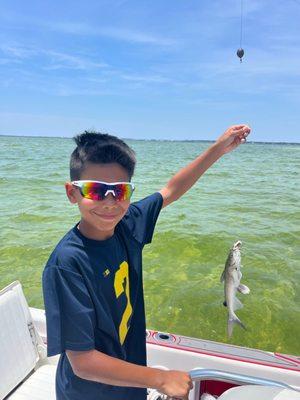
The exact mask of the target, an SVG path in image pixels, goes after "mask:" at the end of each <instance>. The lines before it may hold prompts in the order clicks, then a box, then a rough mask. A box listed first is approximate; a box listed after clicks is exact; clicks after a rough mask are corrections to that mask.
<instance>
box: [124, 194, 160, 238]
mask: <svg viewBox="0 0 300 400" xmlns="http://www.w3.org/2000/svg"><path fill="white" fill-rule="evenodd" d="M162 204H163V197H162V195H161V194H160V193H159V192H156V193H153V194H152V195H150V196H147V197H145V198H144V199H142V200H140V201H137V202H135V203H132V204H131V205H130V207H129V209H128V211H127V214H126V215H125V217H124V222H125V223H126V225H127V227H128V228H129V229H130V231H131V233H132V235H133V236H134V238H135V239H136V240H137V241H138V242H139V243H140V244H142V245H145V244H148V243H151V240H152V236H153V232H154V228H155V224H156V221H157V218H158V215H159V213H160V210H161V208H162Z"/></svg>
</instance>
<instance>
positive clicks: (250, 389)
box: [218, 385, 300, 400]
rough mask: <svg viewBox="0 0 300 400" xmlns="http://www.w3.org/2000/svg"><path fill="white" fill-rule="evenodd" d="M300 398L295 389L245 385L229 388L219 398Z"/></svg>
mask: <svg viewBox="0 0 300 400" xmlns="http://www.w3.org/2000/svg"><path fill="white" fill-rule="evenodd" d="M254 399H263V400H300V393H299V392H296V391H294V390H290V389H285V388H280V387H274V386H258V385H244V386H237V387H234V388H231V389H228V390H227V391H226V392H225V393H223V394H222V395H221V396H220V397H219V398H218V400H254Z"/></svg>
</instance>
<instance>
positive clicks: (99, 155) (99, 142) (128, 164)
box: [70, 131, 136, 181]
mask: <svg viewBox="0 0 300 400" xmlns="http://www.w3.org/2000/svg"><path fill="white" fill-rule="evenodd" d="M73 139H74V141H75V143H76V144H77V147H76V149H75V150H74V151H73V153H72V154H71V160H70V177H71V181H76V180H79V179H80V176H81V174H82V172H83V171H84V169H85V167H86V164H87V163H94V164H108V163H117V164H119V165H121V166H122V167H123V168H124V169H125V170H126V171H127V172H128V175H129V179H131V178H132V176H133V173H134V167H135V163H136V159H135V153H134V151H133V150H132V149H131V148H130V147H129V146H128V145H127V144H126V143H125V142H123V140H121V139H119V138H117V137H116V136H112V135H109V134H107V133H98V132H89V131H85V132H83V133H82V134H80V135H77V136H75V137H74V138H73Z"/></svg>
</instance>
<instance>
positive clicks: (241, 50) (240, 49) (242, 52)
mask: <svg viewBox="0 0 300 400" xmlns="http://www.w3.org/2000/svg"><path fill="white" fill-rule="evenodd" d="M243 14H244V7H243V0H241V28H240V48H239V49H238V51H237V52H236V54H237V56H238V57H239V59H240V62H242V58H243V56H244V54H245V52H244V50H243V48H242V41H243Z"/></svg>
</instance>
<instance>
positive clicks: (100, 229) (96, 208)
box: [65, 163, 130, 240]
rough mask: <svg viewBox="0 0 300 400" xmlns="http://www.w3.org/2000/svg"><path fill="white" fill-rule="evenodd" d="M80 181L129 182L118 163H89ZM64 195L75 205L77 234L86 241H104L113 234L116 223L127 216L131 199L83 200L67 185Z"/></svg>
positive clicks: (109, 196)
mask: <svg viewBox="0 0 300 400" xmlns="http://www.w3.org/2000/svg"><path fill="white" fill-rule="evenodd" d="M80 179H81V180H91V181H102V182H108V183H112V182H128V181H129V177H128V173H127V171H126V170H125V169H124V168H123V167H122V166H121V165H119V164H117V163H111V164H92V163H88V164H87V165H86V167H85V169H84V171H83V172H82V174H81V176H80ZM65 187H66V193H67V196H68V198H69V200H70V201H71V203H77V204H78V207H79V211H80V214H81V221H80V223H79V225H78V228H79V230H80V232H81V233H82V234H83V235H84V236H86V237H87V238H89V239H95V240H105V239H108V238H110V237H111V236H112V235H113V234H114V229H115V227H116V225H117V224H118V222H119V221H120V220H121V219H122V218H123V216H124V215H125V214H126V211H127V209H128V207H129V205H130V200H122V201H117V200H116V199H115V197H114V196H113V194H112V193H108V194H107V196H106V197H105V198H104V200H101V201H96V200H91V199H87V198H85V197H83V196H82V195H81V193H80V190H79V188H78V187H75V186H74V185H72V184H71V183H70V182H67V183H66V185H65Z"/></svg>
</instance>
